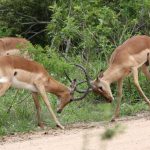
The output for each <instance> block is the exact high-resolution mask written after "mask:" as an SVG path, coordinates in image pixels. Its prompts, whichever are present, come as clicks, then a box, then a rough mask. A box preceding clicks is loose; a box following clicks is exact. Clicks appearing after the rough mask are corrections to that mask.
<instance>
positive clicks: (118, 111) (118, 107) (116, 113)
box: [111, 79, 123, 122]
mask: <svg viewBox="0 0 150 150" xmlns="http://www.w3.org/2000/svg"><path fill="white" fill-rule="evenodd" d="M117 86H118V93H117V106H116V110H115V114H114V116H113V118H112V120H111V121H112V122H113V121H115V119H116V118H118V117H119V113H120V103H121V99H122V86H123V79H120V80H118V82H117Z"/></svg>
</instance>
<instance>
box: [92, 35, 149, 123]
mask: <svg viewBox="0 0 150 150" xmlns="http://www.w3.org/2000/svg"><path fill="white" fill-rule="evenodd" d="M149 65H150V37H148V36H145V35H138V36H134V37H132V38H130V39H128V40H127V41H125V42H124V43H123V44H122V45H120V46H119V47H117V48H116V49H115V51H114V52H113V53H112V55H111V58H110V63H109V67H108V69H107V70H106V71H105V72H103V73H100V75H99V76H98V77H97V78H96V79H95V80H93V81H91V84H92V88H93V90H94V91H95V92H97V93H99V94H101V95H103V96H104V97H105V98H106V99H107V100H108V101H109V102H112V101H113V99H114V97H113V95H112V92H111V88H110V85H111V83H113V82H117V84H118V94H117V101H118V102H117V107H116V110H115V114H114V117H113V118H112V121H115V119H116V118H117V117H119V111H120V103H121V98H122V86H123V79H124V78H125V77H126V76H127V75H129V74H131V73H132V75H133V79H134V84H135V86H136V88H137V90H138V92H139V94H140V95H141V96H142V97H143V98H144V101H145V102H146V103H147V104H148V105H149V106H150V101H149V99H148V98H147V97H146V95H145V94H144V92H143V91H142V89H141V87H140V84H139V81H138V69H139V68H141V70H142V72H143V73H144V74H145V76H146V77H147V78H148V79H150V72H149V70H148V66H149Z"/></svg>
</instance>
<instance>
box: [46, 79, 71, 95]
mask: <svg viewBox="0 0 150 150" xmlns="http://www.w3.org/2000/svg"><path fill="white" fill-rule="evenodd" d="M45 88H46V91H47V92H49V93H53V94H55V95H56V96H58V97H60V96H61V95H62V93H64V92H69V88H68V87H66V86H65V85H63V84H62V83H60V82H58V81H56V80H55V79H53V78H51V77H49V78H48V83H47V84H46V86H45Z"/></svg>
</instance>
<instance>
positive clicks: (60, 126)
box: [56, 124, 65, 130]
mask: <svg viewBox="0 0 150 150" xmlns="http://www.w3.org/2000/svg"><path fill="white" fill-rule="evenodd" d="M56 126H57V127H58V128H60V129H62V130H64V129H65V127H64V126H62V125H61V124H57V125H56Z"/></svg>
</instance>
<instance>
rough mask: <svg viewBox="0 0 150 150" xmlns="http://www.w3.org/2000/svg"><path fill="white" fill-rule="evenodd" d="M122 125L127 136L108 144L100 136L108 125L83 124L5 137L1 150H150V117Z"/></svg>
mask: <svg viewBox="0 0 150 150" xmlns="http://www.w3.org/2000/svg"><path fill="white" fill-rule="evenodd" d="M119 123H120V124H121V125H122V126H124V127H125V130H124V133H121V134H118V135H117V136H115V137H114V138H113V139H112V140H109V141H102V140H101V137H100V136H101V134H102V133H103V132H104V131H105V126H106V124H105V125H100V124H99V123H93V124H88V125H87V124H86V125H85V124H83V125H82V124H80V125H75V127H72V128H71V129H66V130H65V131H61V130H56V131H48V133H47V132H46V133H44V131H43V132H39V133H34V134H24V135H17V136H11V137H4V138H3V139H1V143H0V150H150V114H149V115H144V116H142V117H141V116H140V117H131V118H125V119H122V120H120V121H119ZM107 126H108V125H107ZM110 126H114V123H113V124H111V125H110Z"/></svg>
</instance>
